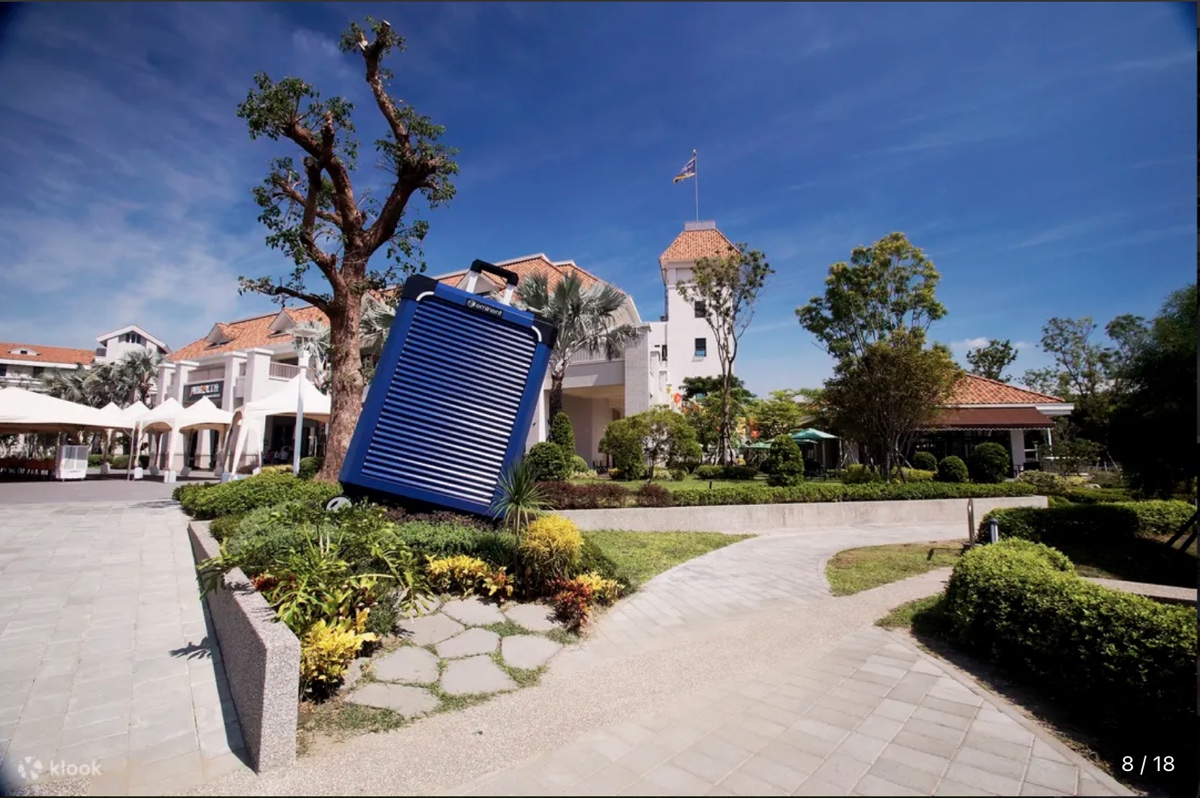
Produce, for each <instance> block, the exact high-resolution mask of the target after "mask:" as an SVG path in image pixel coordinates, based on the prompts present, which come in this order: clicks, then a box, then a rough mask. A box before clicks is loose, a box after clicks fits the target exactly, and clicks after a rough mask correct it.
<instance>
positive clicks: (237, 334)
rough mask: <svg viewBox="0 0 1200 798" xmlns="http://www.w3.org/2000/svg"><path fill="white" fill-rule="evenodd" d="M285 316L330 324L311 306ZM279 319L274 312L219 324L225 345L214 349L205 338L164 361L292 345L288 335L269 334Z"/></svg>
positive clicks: (295, 310)
mask: <svg viewBox="0 0 1200 798" xmlns="http://www.w3.org/2000/svg"><path fill="white" fill-rule="evenodd" d="M287 314H288V316H289V317H291V318H292V320H294V321H295V322H297V323H299V322H302V321H320V322H323V323H325V324H328V323H329V321H328V319H327V318H326V317H325V314H324V313H322V312H321V311H319V310H317V309H316V308H314V307H312V306H310V305H303V306H301V307H295V308H288V309H287ZM278 315H279V311H275V312H274V313H267V314H265V315H262V316H255V317H254V318H251V319H242V320H241V321H229V322H218V323H217V326H218V327H219V328H220V330H221V332H223V333H224V334H225V335H226V336H227V337H228V338H229V340H228V341H226V342H225V343H223V344H216V345H215V346H214V345H212V344H209V343H208V341H207V340H206V339H205V338H201V339H199V340H197V341H192V342H191V343H190V344H188V345H187V346H183V347H180V348H179V349H176V350H175V351H174V352H172V353H171V354H170V355H168V356H167V359H168V360H170V361H179V360H196V359H198V358H202V357H209V356H211V355H222V354H225V353H226V352H239V351H241V350H243V349H253V348H255V347H258V346H268V345H271V344H290V343H291V341H292V336H291V335H290V334H288V333H283V334H273V333H272V332H271V322H273V321H275V318H276V317H277V316H278Z"/></svg>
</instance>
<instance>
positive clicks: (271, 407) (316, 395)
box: [228, 374, 331, 471]
mask: <svg viewBox="0 0 1200 798" xmlns="http://www.w3.org/2000/svg"><path fill="white" fill-rule="evenodd" d="M301 403H303V404H301ZM301 408H303V413H304V418H305V419H312V420H313V421H319V422H323V423H328V422H329V414H330V412H331V409H330V402H329V397H328V396H327V395H326V394H323V393H321V392H320V391H319V390H318V389H317V386H315V385H313V384H312V383H311V382H309V380H308V379H307V378H306V377H304V376H303V375H301V374H297V375H296V376H295V377H292V378H291V379H290V380H288V381H287V382H285V383H282V384H281V385H280V386H279V388H278V389H277V390H275V391H273V392H271V393H270V394H268V395H266V396H264V397H263V398H262V399H258V400H256V401H253V402H249V403H247V404H245V405H242V407H240V408H238V409H237V410H235V411H234V413H233V419H234V421H233V423H234V426H235V427H236V428H237V437H236V439H235V443H234V447H233V459H232V461H231V462H230V463H228V467H229V468H230V469H231V470H234V471H236V470H237V467H238V462H239V461H240V460H241V457H242V452H243V451H244V450H245V448H246V441H247V439H249V437H250V435H251V434H254V435H257V436H258V437H259V438H260V439H261V438H262V435H263V433H264V432H265V431H266V420H267V416H295V415H296V414H297V412H299V411H300V409H301ZM231 432H232V431H231Z"/></svg>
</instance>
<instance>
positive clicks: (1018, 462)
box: [1008, 429, 1025, 474]
mask: <svg viewBox="0 0 1200 798" xmlns="http://www.w3.org/2000/svg"><path fill="white" fill-rule="evenodd" d="M1008 434H1009V442H1010V444H1011V448H1012V463H1013V471H1014V472H1015V473H1017V474H1020V473H1021V471H1023V470H1024V469H1025V430H1023V429H1014V430H1009V431H1008Z"/></svg>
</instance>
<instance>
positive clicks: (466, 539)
mask: <svg viewBox="0 0 1200 798" xmlns="http://www.w3.org/2000/svg"><path fill="white" fill-rule="evenodd" d="M396 534H397V535H398V536H399V537H400V539H401V540H403V541H404V542H405V543H406V544H407V545H408V546H409V547H410V548H412V550H413V551H415V552H417V553H418V554H420V555H421V556H423V557H425V556H428V557H433V558H434V559H441V558H443V557H454V556H457V555H464V556H467V557H476V558H478V559H480V560H483V561H484V562H486V563H488V564H489V565H492V566H495V567H511V566H512V564H513V554H514V552H515V551H516V546H517V539H516V537H514V536H513V534H512V533H510V532H499V531H480V530H478V529H474V528H472V527H469V526H464V525H460V524H439V523H431V522H428V521H416V522H410V523H401V524H399V525H398V526H397V528H396Z"/></svg>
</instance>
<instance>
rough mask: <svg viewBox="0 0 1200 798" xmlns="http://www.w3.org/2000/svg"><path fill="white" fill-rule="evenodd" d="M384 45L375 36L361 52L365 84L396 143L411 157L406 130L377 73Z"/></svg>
mask: <svg viewBox="0 0 1200 798" xmlns="http://www.w3.org/2000/svg"><path fill="white" fill-rule="evenodd" d="M384 44H385V43H384V41H383V39H382V37H379V36H376V37H375V41H374V42H372V43H371V44H370V45H369V46H368V47H367V48H366V50H364V51H363V60H365V61H366V62H367V84H368V85H369V86H370V87H371V93H372V94H374V95H375V104H376V105H378V106H379V111H380V113H382V114H383V118H384V119H386V120H387V123H388V127H389V128H391V130H392V135H393V136H395V137H396V143H397V144H399V145H400V146H401V147H403V148H404V152H405V154H406V155H411V154H412V145H411V143H410V142H409V139H408V128H407V127H406V126H405V125H404V121H403V120H402V119H400V115H399V114H398V113H396V106H395V104H394V103H392V98H391V97H389V96H388V94H387V91H386V89H385V88H384V86H383V76H382V75H381V74H380V73H379V59H380V57H381V56H382V55H383V49H384Z"/></svg>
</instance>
